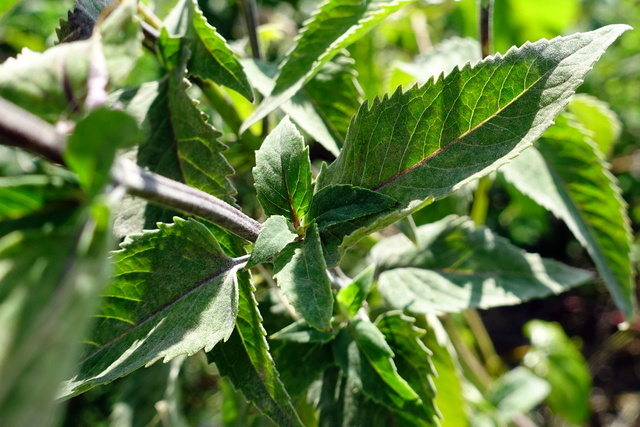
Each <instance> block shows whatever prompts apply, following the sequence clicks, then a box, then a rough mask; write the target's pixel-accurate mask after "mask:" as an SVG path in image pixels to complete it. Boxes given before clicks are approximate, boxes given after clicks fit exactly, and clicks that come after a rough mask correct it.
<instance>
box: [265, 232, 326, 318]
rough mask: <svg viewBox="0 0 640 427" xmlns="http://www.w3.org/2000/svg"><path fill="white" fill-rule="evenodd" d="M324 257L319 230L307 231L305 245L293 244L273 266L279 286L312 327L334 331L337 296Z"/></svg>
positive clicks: (303, 242) (302, 243) (288, 246)
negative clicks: (334, 297) (335, 298)
mask: <svg viewBox="0 0 640 427" xmlns="http://www.w3.org/2000/svg"><path fill="white" fill-rule="evenodd" d="M326 268H327V265H326V264H325V261H324V257H323V255H322V246H321V244H320V236H319V235H318V227H317V226H316V224H315V223H313V224H311V225H310V226H309V227H307V232H306V236H305V238H304V240H303V241H302V242H292V243H289V244H288V245H287V246H286V247H285V248H284V249H283V250H282V252H280V255H278V257H277V258H276V260H275V261H274V264H273V271H274V273H275V276H274V277H275V278H276V279H277V281H278V286H280V287H281V288H282V291H283V292H284V294H285V296H286V297H287V299H288V300H289V301H290V302H291V304H292V305H293V307H294V308H295V309H296V310H297V311H298V312H299V313H300V314H301V315H302V317H303V318H304V319H305V320H306V321H307V322H308V323H309V325H311V326H313V327H314V328H317V329H319V330H321V331H329V330H330V329H331V315H332V314H333V293H332V292H331V283H330V281H329V276H327V271H326Z"/></svg>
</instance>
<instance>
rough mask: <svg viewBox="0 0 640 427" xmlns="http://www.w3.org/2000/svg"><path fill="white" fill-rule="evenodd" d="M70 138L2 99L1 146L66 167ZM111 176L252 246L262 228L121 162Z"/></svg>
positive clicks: (131, 191) (191, 189)
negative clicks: (65, 160) (27, 152)
mask: <svg viewBox="0 0 640 427" xmlns="http://www.w3.org/2000/svg"><path fill="white" fill-rule="evenodd" d="M66 139H67V138H66V136H65V135H63V134H61V133H60V132H58V131H57V130H56V128H55V127H54V126H53V125H51V124H49V123H47V122H45V121H44V120H42V119H40V118H39V117H37V116H35V115H33V114H31V113H30V112H28V111H26V110H24V109H22V108H20V107H18V106H16V105H14V104H12V103H10V102H8V101H6V100H4V99H2V98H0V143H2V144H4V145H11V146H15V147H20V148H23V149H25V150H28V151H31V152H33V153H35V154H38V155H40V156H42V157H44V158H46V159H47V160H50V161H52V162H54V163H59V164H64V156H63V153H64V150H65V146H66ZM111 176H112V179H113V181H114V183H115V184H117V185H121V186H122V187H124V188H125V190H126V191H127V192H128V193H129V194H131V195H134V196H138V197H142V198H144V199H146V200H149V201H150V202H153V203H157V204H160V205H163V206H167V207H170V208H173V209H176V210H180V211H182V212H185V213H187V214H191V215H195V216H198V217H200V218H203V219H206V220H209V221H211V222H213V223H215V224H217V225H219V226H221V227H223V228H225V229H227V230H229V231H231V232H233V233H235V234H237V235H238V236H240V237H242V238H243V239H246V240H248V241H250V242H255V241H256V239H257V238H258V234H259V233H260V230H261V229H262V225H261V224H260V223H259V222H258V221H256V220H254V219H253V218H250V217H249V216H247V215H245V214H244V213H242V212H241V211H239V210H238V209H236V208H234V207H233V206H231V205H229V204H228V203H226V202H224V201H223V200H220V199H218V198H217V197H214V196H212V195H211V194H208V193H205V192H204V191H201V190H198V189H197V188H194V187H190V186H188V185H186V184H183V183H181V182H178V181H174V180H172V179H169V178H166V177H164V176H161V175H158V174H156V173H153V172H149V171H145V170H144V169H142V168H141V167H140V166H138V165H136V164H135V163H133V162H131V161H130V160H126V159H124V158H118V159H116V161H115V162H114V165H113V168H112V171H111Z"/></svg>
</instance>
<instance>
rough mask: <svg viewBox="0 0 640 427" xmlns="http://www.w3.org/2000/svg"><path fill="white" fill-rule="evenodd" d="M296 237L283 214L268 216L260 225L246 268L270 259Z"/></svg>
mask: <svg viewBox="0 0 640 427" xmlns="http://www.w3.org/2000/svg"><path fill="white" fill-rule="evenodd" d="M296 237H298V235H297V234H296V233H293V232H292V231H291V226H290V225H289V223H288V222H287V220H286V219H285V218H284V217H283V216H280V215H274V216H271V217H269V218H268V219H267V220H266V221H265V222H264V224H263V225H262V230H261V231H260V234H259V235H258V240H256V243H255V244H254V245H253V251H251V257H250V258H249V261H248V262H247V268H251V267H255V266H256V265H258V264H260V263H262V262H268V261H270V260H272V259H273V258H274V257H275V256H276V255H278V254H279V253H280V251H281V250H282V249H284V247H285V246H287V245H288V244H289V243H291V242H293V241H294V239H295V238H296Z"/></svg>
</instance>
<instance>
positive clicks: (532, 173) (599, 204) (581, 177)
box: [503, 115, 636, 318]
mask: <svg viewBox="0 0 640 427" xmlns="http://www.w3.org/2000/svg"><path fill="white" fill-rule="evenodd" d="M537 148H538V151H534V150H529V151H528V152H526V153H524V155H523V156H522V158H520V159H516V161H515V162H514V163H512V164H511V165H509V166H508V167H507V168H505V169H504V172H503V173H504V176H505V178H506V179H507V180H508V181H509V182H511V183H513V184H514V185H515V186H516V188H518V190H520V191H521V192H522V193H523V194H525V195H527V196H529V197H531V198H532V199H533V200H534V201H535V202H536V203H538V204H539V205H541V206H543V207H545V208H546V209H548V210H550V211H551V212H552V213H553V214H554V215H555V216H557V217H558V218H560V219H562V220H563V221H564V222H565V223H566V224H567V226H568V227H569V229H570V230H571V232H572V233H573V235H574V236H575V237H576V239H578V241H579V242H580V244H581V245H582V246H583V247H584V248H585V249H586V250H587V252H588V253H589V255H590V256H591V259H592V260H593V262H594V263H595V265H596V267H597V268H598V272H599V273H600V275H601V276H602V278H603V279H604V282H605V284H606V285H607V288H608V289H609V291H610V292H611V294H612V296H613V299H614V301H615V302H616V304H617V305H618V307H619V308H620V310H622V312H623V313H624V314H625V315H626V316H627V317H628V318H631V316H633V311H634V308H635V304H636V301H635V300H636V298H635V291H634V288H635V284H634V283H633V269H632V265H631V261H630V258H629V257H630V254H631V237H632V236H631V229H630V228H629V219H628V217H627V214H626V204H625V202H624V201H623V199H622V197H621V195H620V194H621V191H620V189H619V188H618V186H617V183H616V179H615V178H614V177H613V175H612V174H611V173H610V172H609V170H608V169H607V165H606V164H605V163H604V161H603V160H602V154H600V153H599V151H598V150H597V149H596V148H595V147H594V145H593V144H592V141H591V140H590V138H589V137H588V136H587V135H585V133H584V129H583V128H581V127H580V126H579V125H577V123H575V122H573V121H572V120H571V117H570V116H565V115H562V116H560V117H558V119H557V124H556V125H555V126H554V127H552V128H551V129H549V131H548V132H547V133H546V134H545V135H544V138H542V139H541V140H540V142H539V143H538V144H537Z"/></svg>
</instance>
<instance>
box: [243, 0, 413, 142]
mask: <svg viewBox="0 0 640 427" xmlns="http://www.w3.org/2000/svg"><path fill="white" fill-rule="evenodd" d="M408 3H410V0H366V1H361V0H331V1H327V2H326V3H323V4H322V5H321V6H320V8H319V9H318V11H317V12H316V13H315V14H314V15H313V17H312V18H311V19H310V20H309V21H307V22H306V24H305V27H304V28H303V29H302V30H301V31H300V36H299V37H298V39H297V40H296V41H297V43H296V46H295V47H294V48H293V50H292V51H291V52H289V53H288V55H287V56H286V60H285V62H284V63H283V64H282V65H281V67H280V74H279V75H278V77H277V79H276V84H275V87H274V88H273V90H272V91H271V94H270V95H269V97H267V98H266V99H265V100H264V101H262V103H261V104H260V105H259V106H258V108H257V109H256V110H255V111H254V113H253V114H252V115H251V117H249V118H248V119H247V120H246V121H245V123H244V124H243V125H242V129H241V131H244V130H246V129H248V128H249V126H251V125H252V124H253V123H256V122H257V121H258V120H260V119H261V118H263V117H264V116H266V115H267V114H269V113H270V112H271V111H273V110H275V109H276V108H278V107H279V106H280V105H282V104H283V103H284V102H286V101H288V100H289V99H290V98H291V97H292V96H293V95H294V94H295V93H296V92H297V91H298V90H300V89H301V88H302V87H303V86H304V84H305V83H307V82H308V81H309V80H310V79H311V77H313V76H314V75H315V74H316V73H317V72H318V70H319V69H320V68H321V67H322V66H323V65H324V64H325V63H327V62H328V61H330V60H331V59H332V58H333V57H334V56H335V55H336V54H338V53H339V52H340V51H341V50H342V49H344V48H345V47H347V46H349V45H350V44H351V43H353V42H355V41H356V40H358V39H360V38H361V37H362V36H364V35H365V34H366V33H368V32H369V30H371V29H372V28H373V27H374V26H375V25H376V24H378V23H379V22H380V21H382V20H383V19H384V18H386V17H387V16H389V15H390V14H391V13H393V12H395V11H396V10H398V9H400V8H401V7H403V6H404V5H406V4H408Z"/></svg>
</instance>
